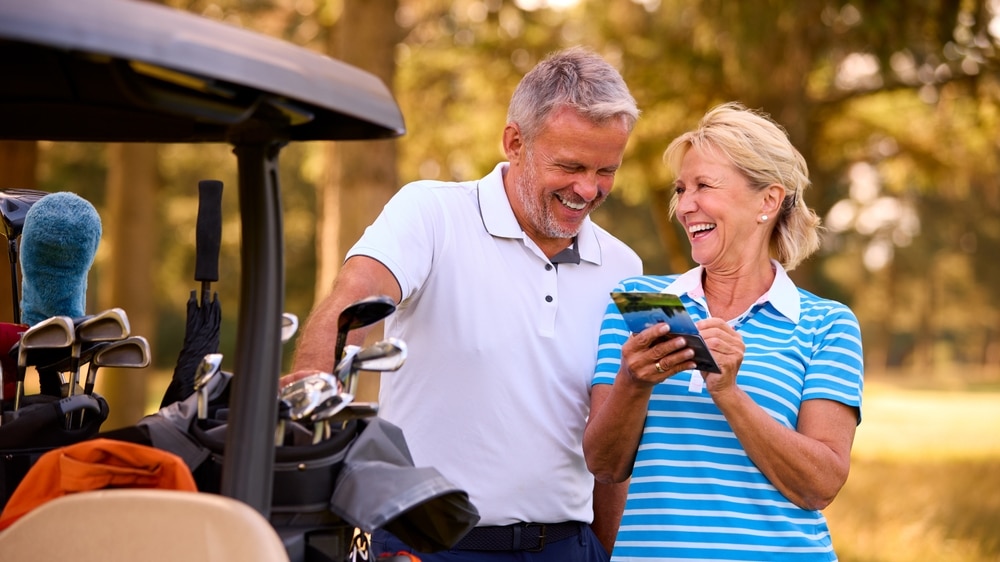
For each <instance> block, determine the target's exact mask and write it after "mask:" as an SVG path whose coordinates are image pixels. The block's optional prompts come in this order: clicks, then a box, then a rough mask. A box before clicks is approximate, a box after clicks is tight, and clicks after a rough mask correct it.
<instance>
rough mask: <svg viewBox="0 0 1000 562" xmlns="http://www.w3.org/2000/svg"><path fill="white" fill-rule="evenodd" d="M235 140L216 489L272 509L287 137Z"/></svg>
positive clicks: (264, 510)
mask: <svg viewBox="0 0 1000 562" xmlns="http://www.w3.org/2000/svg"><path fill="white" fill-rule="evenodd" d="M255 136H259V137H260V138H257V139H248V140H237V141H235V142H234V143H233V144H234V146H235V148H234V150H233V152H234V153H235V154H236V158H237V162H238V164H237V168H238V173H239V199H240V221H241V224H242V226H241V228H242V243H241V249H240V255H241V264H242V265H241V268H240V310H239V324H238V327H237V339H238V341H240V342H241V345H240V346H238V349H237V350H236V362H235V365H234V373H235V376H234V377H233V381H232V385H233V395H232V396H231V397H230V400H231V403H236V404H240V405H241V406H242V407H240V408H236V409H230V414H229V415H230V418H229V430H228V432H227V434H226V453H225V460H224V463H223V467H222V484H221V490H220V491H221V492H222V494H223V495H226V496H229V497H232V498H236V499H238V500H240V501H242V502H244V503H246V504H248V505H250V507H253V508H254V509H256V510H257V511H259V512H260V513H261V514H263V515H264V516H265V517H268V516H269V515H270V510H271V492H272V490H271V488H272V478H273V470H274V427H275V423H277V419H278V402H277V399H276V396H277V393H278V377H279V374H280V372H281V343H280V340H281V330H280V328H281V325H280V324H281V323H280V322H279V321H278V320H279V319H280V318H281V313H282V311H283V308H284V295H285V264H284V259H283V256H282V250H283V232H284V231H283V229H282V221H281V198H280V196H279V195H280V194H279V180H278V153H279V152H280V150H281V148H282V147H283V146H284V141H277V140H275V138H274V137H270V138H269V137H268V135H255Z"/></svg>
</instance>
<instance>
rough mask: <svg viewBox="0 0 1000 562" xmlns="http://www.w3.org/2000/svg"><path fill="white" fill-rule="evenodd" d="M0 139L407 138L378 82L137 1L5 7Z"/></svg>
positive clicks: (3, 0)
mask: <svg viewBox="0 0 1000 562" xmlns="http://www.w3.org/2000/svg"><path fill="white" fill-rule="evenodd" d="M0 76H2V77H3V78H2V79H0V84H2V85H0V138H2V139H6V140H63V141H93V142H166V143H172V142H183V143H191V142H226V141H229V140H231V139H232V137H233V136H234V135H240V134H246V133H247V132H248V131H253V130H255V127H256V126H257V125H260V124H265V125H266V128H267V129H268V130H269V131H276V132H277V134H279V135H280V136H282V137H284V138H287V140H344V139H374V138H388V137H395V136H398V135H401V134H403V132H404V130H405V129H404V125H403V119H402V115H401V113H400V111H399V107H398V106H397V104H396V102H395V101H394V99H393V98H392V95H391V94H390V93H389V91H388V89H387V88H386V87H385V85H384V84H383V83H382V82H381V81H380V80H379V79H378V78H377V77H375V76H373V75H371V74H369V73H367V72H364V71H362V70H359V69H357V68H355V67H352V66H350V65H347V64H344V63H342V62H339V61H336V60H334V59H331V58H329V57H326V56H323V55H320V54H318V53H315V52H312V51H309V50H307V49H303V48H301V47H297V46H295V45H292V44H290V43H287V42H285V41H280V40H278V39H274V38H271V37H267V36H264V35H260V34H257V33H253V32H250V31H247V30H244V29H241V28H237V27H234V26H231V25H227V24H224V23H221V22H218V21H214V20H210V19H207V18H203V17H200V16H197V15H195V14H191V13H187V12H182V11H179V10H175V9H172V8H168V7H165V6H161V5H156V4H152V3H149V2H141V1H135V0H72V1H71V2H67V1H66V0H30V1H26V0H0Z"/></svg>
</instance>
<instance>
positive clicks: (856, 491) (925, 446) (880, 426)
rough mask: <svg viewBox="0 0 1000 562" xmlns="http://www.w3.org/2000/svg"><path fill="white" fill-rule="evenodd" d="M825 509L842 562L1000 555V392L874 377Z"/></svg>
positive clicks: (958, 561)
mask: <svg viewBox="0 0 1000 562" xmlns="http://www.w3.org/2000/svg"><path fill="white" fill-rule="evenodd" d="M864 400H865V403H864V406H863V419H862V423H861V425H860V426H859V427H858V433H857V437H856V439H855V446H854V450H853V454H852V466H851V474H850V477H849V478H848V481H847V484H846V485H845V486H844V488H843V490H841V492H840V495H839V496H838V497H837V499H836V500H835V501H834V503H833V504H832V505H831V506H830V507H829V508H828V509H827V510H826V516H827V519H828V520H829V523H830V530H831V533H832V534H833V541H834V546H835V547H836V550H837V553H838V555H839V556H840V560H841V561H842V562H987V561H989V562H998V561H1000V391H997V390H989V389H987V390H973V391H970V390H952V389H945V390H941V389H936V390H935V389H928V388H924V389H920V388H914V387H913V385H912V384H899V383H897V384H891V383H887V382H877V383H876V382H866V388H865V398H864Z"/></svg>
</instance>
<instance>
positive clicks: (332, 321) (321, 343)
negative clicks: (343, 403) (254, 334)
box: [291, 256, 401, 373]
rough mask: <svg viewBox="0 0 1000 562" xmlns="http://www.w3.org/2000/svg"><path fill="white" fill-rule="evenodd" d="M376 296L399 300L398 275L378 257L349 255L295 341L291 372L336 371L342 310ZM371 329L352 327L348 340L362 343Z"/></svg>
mask: <svg viewBox="0 0 1000 562" xmlns="http://www.w3.org/2000/svg"><path fill="white" fill-rule="evenodd" d="M373 295H386V296H388V297H390V298H392V300H393V302H396V303H398V302H399V301H400V298H401V293H400V289H399V283H398V282H397V281H396V277H395V276H393V274H392V272H390V271H389V269H388V268H386V267H385V266H384V265H382V263H381V262H379V261H377V260H374V259H372V258H369V257H367V256H354V257H351V258H349V259H348V260H347V261H346V262H344V266H343V267H342V268H341V270H340V273H339V274H338V275H337V279H336V280H335V281H334V283H333V289H332V290H331V291H330V294H329V295H328V296H327V297H326V298H324V299H323V300H322V301H320V302H319V303H318V304H317V305H316V306H315V307H314V308H313V311H312V312H311V313H310V314H309V318H308V319H307V320H306V323H305V326H304V327H303V329H302V333H301V334H300V335H299V338H298V341H297V343H296V347H295V354H294V356H293V359H292V371H291V372H292V373H296V372H299V371H324V372H328V373H329V372H333V369H334V367H335V363H336V361H337V358H335V357H334V356H333V348H334V346H333V341H334V338H335V337H336V335H337V319H338V318H339V317H340V313H341V311H343V310H344V309H345V308H347V307H348V306H349V305H351V304H352V303H354V302H356V301H358V300H361V299H363V298H365V297H370V296H373ZM370 329H371V327H370V326H366V327H364V328H359V329H357V330H352V331H351V333H350V334H349V335H348V340H347V342H348V343H349V344H354V345H360V344H361V343H362V342H363V341H364V339H365V335H366V334H367V333H368V331H369V330H370Z"/></svg>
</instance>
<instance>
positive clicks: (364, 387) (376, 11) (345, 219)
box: [316, 0, 402, 400]
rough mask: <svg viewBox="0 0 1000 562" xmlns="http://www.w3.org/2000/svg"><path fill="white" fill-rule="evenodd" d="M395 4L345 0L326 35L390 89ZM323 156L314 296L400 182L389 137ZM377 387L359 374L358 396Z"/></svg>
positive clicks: (336, 53) (368, 395) (335, 50)
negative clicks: (323, 177)
mask: <svg viewBox="0 0 1000 562" xmlns="http://www.w3.org/2000/svg"><path fill="white" fill-rule="evenodd" d="M397 7H398V0H346V1H345V2H344V11H343V15H342V16H341V18H340V20H339V21H338V22H337V24H336V25H335V26H334V29H333V33H332V34H331V38H330V52H331V55H332V56H333V57H334V58H337V59H339V60H342V61H344V62H346V63H348V64H351V65H353V66H356V67H358V68H360V69H362V70H366V71H368V72H371V73H372V74H374V75H376V76H378V77H379V78H381V79H382V81H383V82H385V83H386V85H388V86H389V87H390V89H391V88H392V82H393V77H394V75H395V56H394V55H395V49H396V43H397V42H398V41H399V40H400V38H401V35H402V32H401V30H400V28H399V26H398V25H397V24H396V23H395V21H396V9H397ZM359 45H363V46H364V48H358V46H359ZM325 156H326V161H327V164H326V169H327V176H326V178H325V179H324V181H323V182H322V184H321V185H320V186H319V193H318V194H317V199H318V202H319V205H318V207H319V209H320V214H319V218H318V219H317V226H316V237H317V244H316V248H317V252H318V254H317V256H316V257H317V259H316V263H317V266H316V300H317V301H318V300H319V299H322V298H323V297H324V296H326V294H327V293H328V292H329V290H330V287H331V285H332V284H333V279H334V277H335V276H336V274H337V272H338V271H339V269H340V264H341V263H342V262H343V259H344V255H345V254H346V253H347V250H348V249H350V246H351V245H353V244H354V242H355V241H357V239H358V238H359V237H360V236H361V234H362V233H363V232H364V229H365V227H367V226H368V225H369V224H370V223H371V222H372V221H373V220H374V219H375V217H376V216H378V213H379V212H380V211H381V210H382V207H383V206H384V205H385V203H386V202H387V201H388V200H389V198H390V197H392V195H393V194H394V193H395V192H396V190H397V189H398V188H399V186H398V174H397V173H396V142H395V141H393V140H379V141H360V142H340V143H336V144H331V145H329V147H328V148H327V151H326V155H325ZM380 337H381V334H380V330H378V329H376V330H373V331H372V334H371V335H370V336H369V341H372V340H375V339H377V338H380ZM377 393H378V379H377V378H376V377H363V378H362V379H361V380H360V384H359V391H358V395H359V396H358V399H359V400H374V399H375V395H377Z"/></svg>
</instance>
